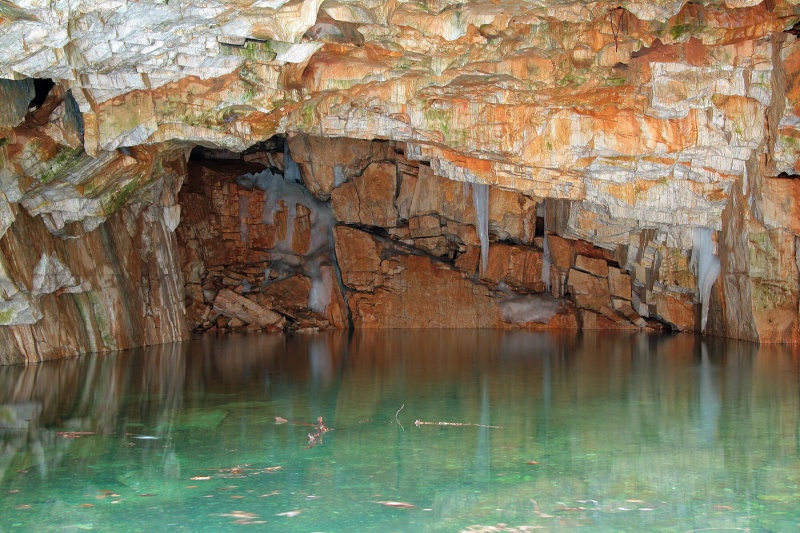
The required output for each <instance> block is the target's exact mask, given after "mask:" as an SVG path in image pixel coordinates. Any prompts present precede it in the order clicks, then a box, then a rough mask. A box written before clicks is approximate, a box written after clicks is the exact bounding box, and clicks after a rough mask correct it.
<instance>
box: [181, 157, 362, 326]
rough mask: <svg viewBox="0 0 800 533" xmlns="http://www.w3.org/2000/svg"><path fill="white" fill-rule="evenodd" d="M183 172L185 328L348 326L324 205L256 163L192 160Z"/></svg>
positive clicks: (329, 216)
mask: <svg viewBox="0 0 800 533" xmlns="http://www.w3.org/2000/svg"><path fill="white" fill-rule="evenodd" d="M188 174H189V176H188V178H187V183H186V186H185V187H184V189H183V190H182V191H181V193H180V195H179V198H180V202H181V204H182V205H183V206H184V210H183V213H184V216H183V218H182V220H181V224H180V225H179V226H178V229H177V238H178V242H179V245H180V253H181V260H180V264H181V266H182V270H183V275H184V278H185V279H186V308H187V315H188V321H189V327H190V328H191V329H194V330H200V331H221V330H228V329H239V328H241V329H247V330H251V331H273V332H274V331H282V330H284V329H328V328H337V329H341V328H344V327H347V326H348V323H347V314H346V306H345V303H344V299H343V296H342V293H341V290H340V287H339V283H338V278H337V273H336V270H335V259H334V258H333V242H332V237H331V235H330V233H331V231H332V225H333V216H332V214H331V208H330V206H328V205H325V204H322V203H321V202H319V201H318V200H316V199H315V198H314V197H313V196H312V195H311V194H310V193H309V191H308V190H307V189H305V187H304V186H303V185H302V184H300V183H297V182H290V181H286V180H285V179H284V176H283V175H281V174H273V173H272V172H271V171H269V170H265V169H264V167H263V165H260V164H257V163H247V162H242V161H237V160H228V161H214V160H198V161H191V162H190V163H189V172H188Z"/></svg>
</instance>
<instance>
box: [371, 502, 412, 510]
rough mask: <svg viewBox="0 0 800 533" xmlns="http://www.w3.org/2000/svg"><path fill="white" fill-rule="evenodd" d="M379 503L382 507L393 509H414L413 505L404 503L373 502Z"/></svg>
mask: <svg viewBox="0 0 800 533" xmlns="http://www.w3.org/2000/svg"><path fill="white" fill-rule="evenodd" d="M373 503H379V504H381V505H383V506H384V507H394V508H395V509H413V508H414V507H416V505H414V504H413V503H406V502H392V501H383V502H373Z"/></svg>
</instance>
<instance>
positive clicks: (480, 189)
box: [472, 183, 489, 274]
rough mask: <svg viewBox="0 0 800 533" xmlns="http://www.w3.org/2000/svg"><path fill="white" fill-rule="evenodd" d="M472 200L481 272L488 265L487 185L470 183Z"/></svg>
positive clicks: (484, 270)
mask: <svg viewBox="0 0 800 533" xmlns="http://www.w3.org/2000/svg"><path fill="white" fill-rule="evenodd" d="M472 201H473V202H474V204H475V222H476V224H475V226H476V229H477V231H478V238H479V239H480V241H481V274H484V273H485V272H486V268H487V267H488V266H489V186H488V185H486V184H485V183H473V184H472Z"/></svg>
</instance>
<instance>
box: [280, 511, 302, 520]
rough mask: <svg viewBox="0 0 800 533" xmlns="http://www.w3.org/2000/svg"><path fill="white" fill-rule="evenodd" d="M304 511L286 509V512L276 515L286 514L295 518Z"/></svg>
mask: <svg viewBox="0 0 800 533" xmlns="http://www.w3.org/2000/svg"><path fill="white" fill-rule="evenodd" d="M301 512H302V511H298V510H295V511H286V512H284V513H278V514H276V515H275V516H285V517H287V518H294V517H295V516H297V515H299V514H300V513H301Z"/></svg>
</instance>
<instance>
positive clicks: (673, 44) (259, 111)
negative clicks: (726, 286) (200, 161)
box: [0, 0, 800, 247]
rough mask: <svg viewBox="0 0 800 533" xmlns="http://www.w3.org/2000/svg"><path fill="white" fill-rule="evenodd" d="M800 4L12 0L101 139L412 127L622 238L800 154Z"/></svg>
mask: <svg viewBox="0 0 800 533" xmlns="http://www.w3.org/2000/svg"><path fill="white" fill-rule="evenodd" d="M798 14H800V9H798V8H797V7H796V6H795V5H794V4H793V3H792V2H790V1H778V2H775V1H772V0H770V1H766V2H759V1H754V0H742V1H737V0H731V1H728V2H697V3H694V2H682V1H658V2H652V1H648V2H639V1H632V2H625V3H623V4H621V5H619V4H616V3H606V2H585V3H584V2H570V1H557V2H556V1H537V2H527V1H498V0H490V1H469V2H458V3H456V2H447V1H444V0H435V1H433V0H432V1H426V2H399V1H377V0H363V1H343V0H324V1H322V2H320V1H319V0H305V1H297V0H291V1H282V0H258V1H256V2H248V1H237V2H214V1H192V2H183V1H135V2H134V1H128V2H126V1H122V0H111V1H103V2H93V1H78V2H73V1H71V2H60V1H39V0H32V1H20V2H17V3H11V2H10V0H3V1H2V4H0V16H1V17H2V29H3V31H2V35H0V50H2V52H0V78H7V79H19V78H51V79H53V80H55V81H56V82H57V83H58V84H60V85H61V86H63V87H64V88H67V89H71V93H72V96H73V97H74V98H75V100H76V101H77V103H78V105H79V107H80V110H81V113H82V115H83V123H84V127H85V130H84V135H85V146H86V150H87V151H88V152H89V153H90V154H93V155H97V154H100V153H101V152H103V151H110V150H114V149H117V148H120V147H126V146H127V147H131V146H137V145H142V144H156V143H163V142H168V141H189V142H192V143H199V144H203V145H206V146H212V145H213V146H219V147H224V148H228V149H232V150H242V149H244V148H246V147H248V146H250V145H252V144H254V143H255V142H257V141H260V140H264V139H266V138H269V137H270V136H272V135H273V134H275V133H280V132H287V133H294V132H306V133H311V134H316V135H321V136H326V137H340V136H347V137H354V138H363V139H392V140H398V141H405V142H407V143H408V144H407V146H408V148H407V150H408V154H409V156H410V157H412V158H415V159H422V160H429V161H430V162H431V164H432V166H433V167H434V170H435V171H436V172H437V173H439V174H440V175H443V176H447V177H450V178H452V179H457V180H463V181H473V182H486V183H490V184H492V185H497V186H500V187H505V188H510V189H515V190H519V191H524V192H526V193H529V194H531V195H534V196H537V197H543V198H545V197H550V198H564V199H570V200H577V201H581V202H583V207H584V211H586V213H585V214H584V215H581V217H582V220H580V221H578V220H575V221H573V224H572V226H573V227H574V230H575V231H576V232H578V233H580V234H582V235H584V236H587V237H595V238H597V239H601V240H614V235H615V234H623V233H624V228H626V227H629V226H630V225H631V224H633V223H635V224H639V225H646V226H653V227H660V228H666V227H675V226H677V227H680V228H683V227H687V226H706V227H711V228H715V229H719V228H720V224H721V222H720V215H721V212H722V210H723V208H724V207H725V205H726V204H727V201H728V198H729V196H730V188H731V185H732V183H733V182H734V181H735V180H736V179H737V178H742V177H744V176H746V175H747V170H746V167H747V164H748V162H757V163H762V162H763V165H762V166H763V169H762V170H763V173H764V174H765V175H767V176H776V175H779V174H781V173H787V174H793V173H794V172H795V170H796V166H797V164H798V163H797V161H798V158H797V153H796V149H797V142H796V139H797V137H798V131H797V128H796V125H797V123H798V116H797V115H796V112H797V108H796V106H798V105H800V102H798V99H797V94H796V92H797V91H798V90H799V89H798V88H797V86H798V80H797V79H796V76H797V73H796V72H795V70H796V68H795V65H796V64H797V63H798V61H800V53H799V52H798V51H799V50H800V45H798V44H796V37H795V35H793V34H792V33H791V31H789V32H787V30H791V28H792V27H793V26H794V24H795V23H796V22H797V21H798ZM6 120H8V119H6ZM762 160H763V161H762ZM588 219H591V220H588ZM613 226H618V227H619V228H620V229H622V230H623V231H619V230H618V229H611V230H605V229H603V228H608V227H613ZM604 232H605V233H606V234H603V233H604ZM687 235H688V234H687V233H686V232H681V231H680V230H677V231H676V230H672V231H671V232H669V237H670V239H677V241H676V242H677V243H679V244H681V245H683V246H684V247H686V245H687V244H688V245H690V242H689V239H688V238H687Z"/></svg>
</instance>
